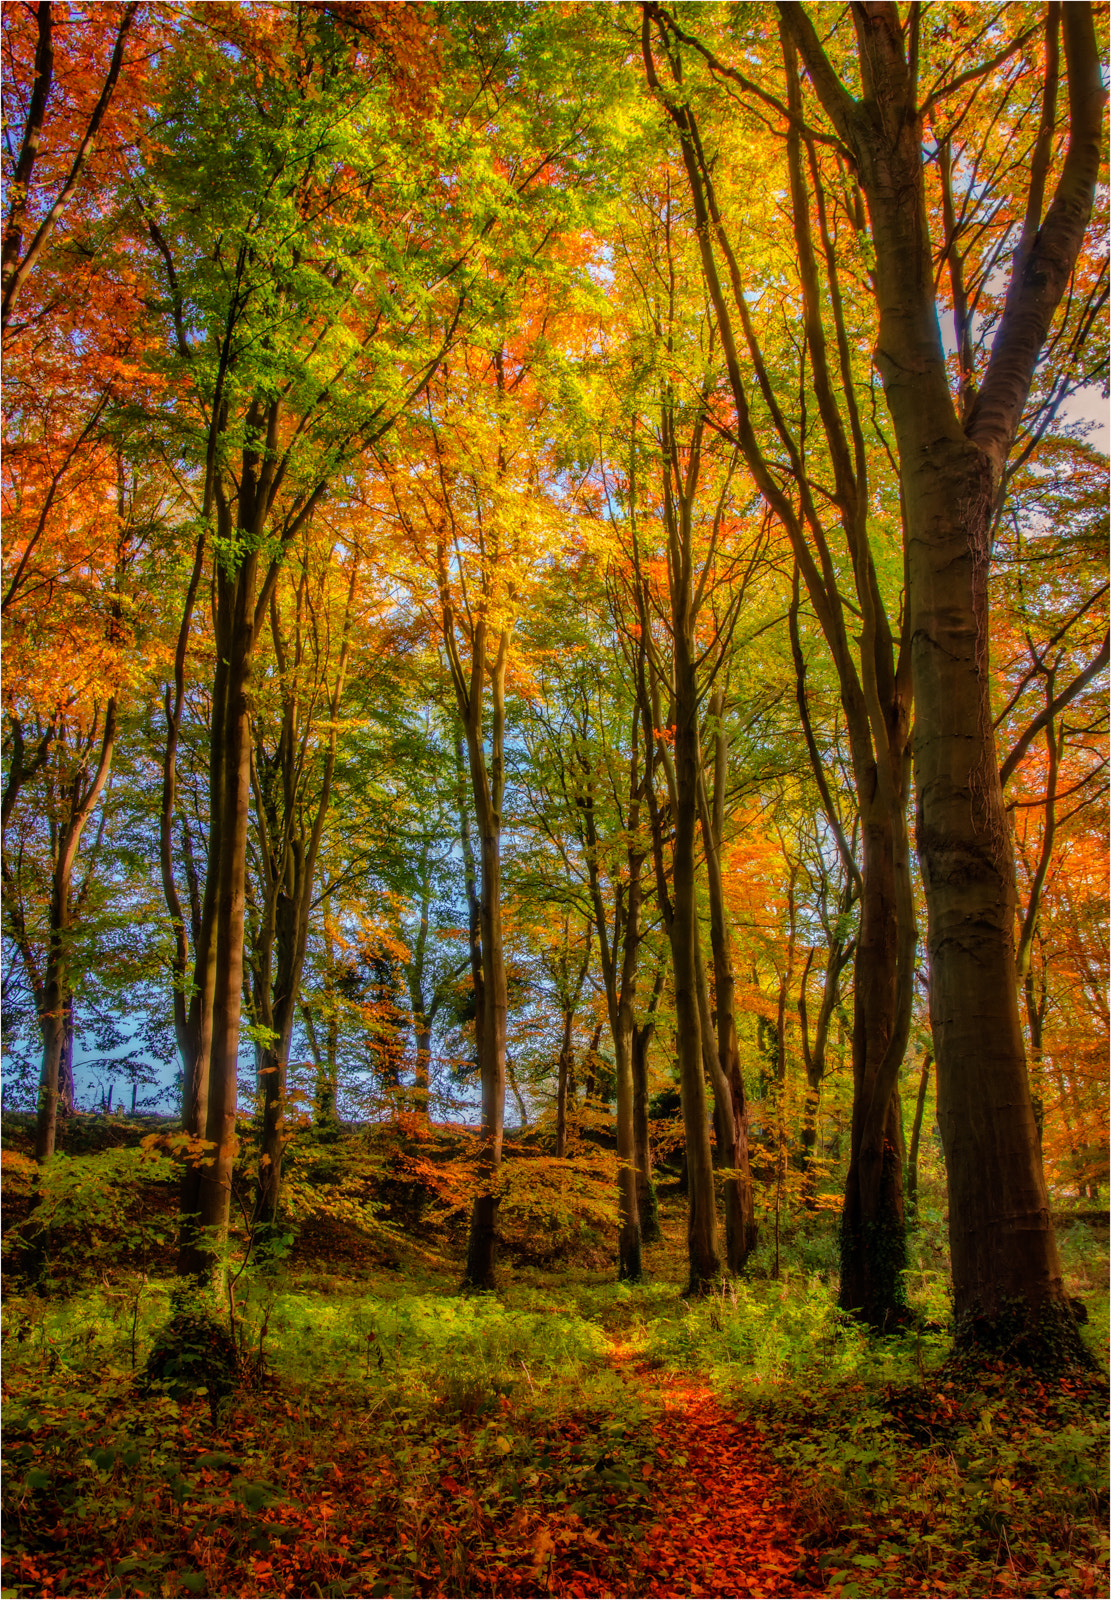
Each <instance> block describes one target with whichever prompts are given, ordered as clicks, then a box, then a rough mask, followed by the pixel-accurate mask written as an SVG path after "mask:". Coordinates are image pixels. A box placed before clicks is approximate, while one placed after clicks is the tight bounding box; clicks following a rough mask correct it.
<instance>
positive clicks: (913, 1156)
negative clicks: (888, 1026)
mask: <svg viewBox="0 0 1111 1600" xmlns="http://www.w3.org/2000/svg"><path fill="white" fill-rule="evenodd" d="M933 1064H934V1056H933V1051H932V1050H927V1051H926V1053H925V1055H924V1056H923V1057H922V1071H921V1074H920V1076H919V1079H918V1099H917V1100H916V1101H915V1106H914V1122H913V1124H912V1126H911V1130H910V1150H909V1152H908V1153H907V1210H908V1212H909V1213H910V1217H911V1219H912V1220H913V1221H917V1217H918V1146H919V1142H920V1140H921V1138H922V1119H923V1116H924V1115H925V1110H926V1090H927V1089H928V1088H929V1086H930V1068H931V1067H932V1066H933Z"/></svg>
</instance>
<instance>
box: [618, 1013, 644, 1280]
mask: <svg viewBox="0 0 1111 1600" xmlns="http://www.w3.org/2000/svg"><path fill="white" fill-rule="evenodd" d="M633 1027H634V1018H633V996H632V993H631V992H630V988H629V986H623V988H622V994H621V999H620V1001H619V1003H618V1013H617V1017H616V1018H615V1020H614V1026H613V1048H614V1058H615V1062H616V1079H617V1084H616V1088H617V1194H618V1215H619V1230H618V1236H617V1275H618V1277H619V1278H622V1279H624V1280H626V1281H628V1282H630V1283H636V1282H638V1281H639V1279H640V1275H641V1261H640V1240H641V1233H640V1211H639V1207H638V1205H637V1153H636V1137H635V1132H634V1125H633V1098H634V1081H633Z"/></svg>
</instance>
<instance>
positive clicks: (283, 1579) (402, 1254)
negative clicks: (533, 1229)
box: [0, 1194, 1108, 1597]
mask: <svg viewBox="0 0 1111 1600" xmlns="http://www.w3.org/2000/svg"><path fill="white" fill-rule="evenodd" d="M89 1203H90V1201H89V1197H88V1195H87V1194H86V1195H85V1199H84V1201H83V1204H84V1206H85V1207H86V1209H87V1206H88V1205H89ZM160 1204H161V1202H160V1201H159V1200H158V1199H157V1197H155V1198H154V1200H153V1201H152V1205H151V1211H152V1214H157V1212H158V1209H159V1205H160ZM16 1210H17V1213H18V1207H17V1208H16ZM661 1221H662V1226H663V1238H662V1240H661V1241H660V1242H659V1243H658V1244H655V1245H652V1246H650V1247H649V1248H648V1250H647V1251H646V1267H647V1272H646V1278H645V1281H644V1282H643V1283H642V1284H638V1285H635V1286H630V1285H621V1284H617V1283H615V1282H613V1281H612V1276H611V1272H610V1271H609V1270H604V1269H602V1268H601V1266H600V1265H598V1264H594V1265H586V1264H584V1261H585V1260H588V1259H589V1252H580V1259H579V1261H578V1262H577V1263H576V1262H574V1261H571V1262H563V1263H556V1264H555V1265H549V1266H546V1267H541V1266H538V1265H533V1266H526V1265H523V1264H521V1263H518V1265H517V1266H516V1267H515V1268H514V1269H513V1270H512V1271H510V1270H508V1269H507V1271H506V1275H505V1283H504V1286H503V1288H502V1290H501V1291H500V1292H499V1294H498V1295H496V1296H495V1295H478V1296H463V1295H460V1294H459V1292H458V1289H457V1281H458V1266H457V1263H456V1261H455V1259H454V1257H453V1256H452V1255H451V1254H450V1252H448V1251H447V1250H446V1248H445V1241H444V1240H443V1239H439V1240H437V1239H436V1238H434V1237H432V1236H431V1235H429V1234H427V1233H426V1234H424V1235H423V1236H422V1235H420V1234H419V1233H418V1232H416V1231H414V1232H413V1233H412V1234H411V1235H410V1236H409V1238H408V1239H407V1240H405V1241H403V1242H402V1243H401V1244H400V1245H398V1244H397V1241H396V1240H395V1246H396V1249H395V1252H394V1255H393V1256H386V1255H385V1254H384V1253H383V1251H382V1250H381V1249H379V1248H377V1247H376V1246H375V1245H374V1243H373V1241H368V1239H367V1237H366V1236H365V1235H364V1234H363V1233H361V1232H360V1231H359V1230H358V1229H357V1228H355V1227H352V1226H348V1225H347V1224H345V1223H343V1222H342V1221H331V1222H328V1221H324V1220H321V1219H319V1218H318V1219H317V1221H316V1222H315V1223H314V1224H313V1226H312V1227H307V1228H305V1229H304V1230H303V1232H302V1235H301V1237H300V1239H299V1240H298V1242H297V1245H296V1247H295V1249H294V1253H293V1256H292V1257H291V1259H290V1260H289V1261H288V1262H286V1263H285V1265H284V1266H283V1267H281V1268H278V1269H274V1268H271V1269H270V1270H268V1271H267V1272H265V1273H259V1274H257V1275H255V1276H253V1277H252V1276H251V1275H250V1274H247V1275H246V1276H244V1278H243V1279H241V1281H240V1283H239V1286H238V1293H237V1302H236V1306H237V1315H238V1317H239V1334H240V1341H241V1344H242V1345H243V1347H244V1348H245V1350H246V1352H247V1355H248V1357H249V1359H248V1362H247V1363H246V1372H247V1381H245V1382H244V1383H242V1384H241V1385H240V1387H238V1388H237V1389H235V1391H234V1392H230V1393H228V1394H227V1395H222V1394H221V1392H220V1385H219V1376H218V1364H206V1363H214V1362H215V1357H214V1356H213V1355H212V1353H211V1352H210V1351H206V1350H205V1349H204V1348H202V1347H201V1345H198V1347H197V1350H196V1351H195V1352H194V1354H195V1356H196V1359H197V1363H198V1364H197V1366H196V1368H195V1370H194V1376H193V1379H192V1381H191V1382H190V1383H189V1384H188V1385H187V1386H186V1388H185V1390H184V1391H182V1390H180V1389H179V1390H177V1391H176V1392H174V1391H172V1390H170V1389H167V1388H166V1387H164V1386H159V1385H158V1384H155V1385H153V1386H151V1385H150V1384H149V1383H146V1384H145V1383H144V1382H143V1381H142V1378H143V1373H144V1370H145V1368H146V1367H147V1365H148V1362H149V1359H150V1354H151V1350H152V1348H153V1346H154V1341H155V1338H156V1336H157V1333H158V1330H159V1329H160V1328H161V1327H163V1326H164V1325H165V1323H166V1321H167V1318H168V1317H169V1316H170V1314H171V1309H172V1299H171V1296H172V1287H173V1286H172V1283H171V1282H170V1280H168V1279H163V1278H160V1277H159V1276H158V1275H157V1274H156V1272H155V1271H154V1270H153V1267H152V1269H151V1270H150V1271H148V1272H147V1273H146V1274H145V1275H144V1274H143V1273H142V1272H139V1271H137V1270H135V1265H134V1263H133V1262H127V1261H124V1262H122V1263H121V1262H119V1261H117V1264H116V1266H114V1267H110V1268H107V1269H105V1270H102V1271H100V1272H99V1273H98V1275H97V1276H95V1277H94V1276H93V1275H92V1274H90V1272H89V1271H88V1270H84V1271H82V1270H81V1267H80V1263H79V1262H78V1261H77V1260H76V1258H75V1259H74V1261H73V1263H72V1265H73V1277H72V1280H71V1281H69V1282H66V1281H64V1280H63V1281H62V1282H61V1283H60V1284H56V1286H55V1288H54V1289H53V1291H52V1292H51V1293H50V1294H49V1295H45V1294H42V1293H39V1294H31V1293H29V1292H27V1291H26V1289H21V1288H20V1287H19V1286H18V1285H16V1286H13V1287H12V1288H11V1289H10V1291H9V1292H8V1293H7V1295H6V1297H5V1304H4V1311H3V1355H4V1363H3V1396H4V1432H3V1457H4V1468H5V1475H4V1491H3V1494H4V1498H3V1509H4V1521H5V1533H6V1541H5V1550H4V1557H3V1578H2V1589H0V1594H2V1595H11V1596H21V1597H29V1596H47V1595H49V1596H54V1595H70V1596H79V1595H80V1596H83V1595H98V1596H101V1595H104V1596H125V1595H148V1596H177V1595H210V1596H225V1595H227V1596H231V1595H237V1596H238V1595H243V1596H254V1595H263V1596H267V1595H269V1596H290V1595H305V1596H325V1595H335V1596H341V1595H373V1596H379V1595H398V1596H416V1595H428V1596H468V1595H470V1596H479V1595H483V1596H485V1595H489V1596H509V1595H537V1596H542V1595H549V1596H587V1595H596V1596H602V1595H612V1596H631V1595H643V1596H648V1595H652V1596H667V1595H676V1596H678V1595H719V1596H726V1595H738V1596H740V1595H745V1596H749V1595H751V1596H787V1595H798V1596H803V1595H816V1594H830V1595H845V1596H853V1595H860V1596H864V1595H867V1596H897V1595H943V1596H954V1597H955V1596H986V1595H1029V1596H1040V1595H1047V1596H1049V1595H1053V1596H1061V1595H1077V1596H1079V1595H1092V1596H1096V1595H1104V1594H1106V1593H1107V1592H1108V1568H1107V1555H1108V1545H1107V1537H1106V1518H1107V1492H1106V1486H1107V1479H1106V1462H1105V1449H1106V1404H1107V1398H1106V1397H1107V1389H1106V1382H1105V1381H1104V1379H1103V1378H1102V1377H1101V1376H1099V1375H1098V1374H1096V1375H1092V1376H1090V1377H1088V1376H1083V1375H1078V1374H1077V1373H1075V1372H1072V1373H1067V1374H1061V1375H1057V1376H1045V1375H1043V1376H1035V1375H1033V1374H1031V1373H1029V1372H1026V1371H1023V1370H1022V1369H1014V1368H1011V1367H1008V1366H1006V1365H1004V1364H1003V1363H1002V1362H994V1363H993V1362H979V1363H976V1364H974V1365H970V1364H968V1363H963V1364H962V1363H959V1362H955V1361H954V1360H953V1359H952V1358H951V1356H950V1355H949V1352H948V1346H947V1342H946V1339H945V1337H944V1335H941V1334H938V1333H930V1332H923V1333H921V1334H918V1335H912V1336H910V1337H909V1338H908V1337H903V1338H899V1339H891V1340H878V1341H877V1340H874V1339H869V1338H867V1337H866V1336H865V1335H864V1334H863V1333H862V1332H861V1330H860V1329H859V1328H857V1327H856V1326H855V1325H854V1324H853V1323H852V1322H851V1321H850V1320H849V1319H846V1318H844V1317H843V1316H842V1315H841V1314H840V1313H839V1312H838V1311H837V1309H836V1304H835V1277H834V1274H833V1271H832V1252H833V1246H832V1244H831V1240H832V1238H833V1234H832V1219H826V1220H825V1221H824V1222H821V1223H820V1226H819V1225H815V1228H816V1231H812V1232H811V1233H810V1234H806V1233H805V1232H804V1231H802V1230H801V1228H800V1229H798V1230H796V1233H795V1235H794V1236H793V1237H792V1238H791V1239H790V1240H789V1241H787V1242H789V1244H790V1250H789V1251H788V1250H786V1249H785V1252H784V1257H783V1263H782V1269H781V1271H780V1274H779V1276H778V1277H777V1276H775V1275H774V1270H773V1267H772V1265H771V1258H770V1256H769V1255H768V1254H767V1252H765V1253H764V1254H762V1255H761V1256H760V1258H759V1260H758V1261H757V1263H756V1265H755V1268H754V1271H753V1272H752V1274H751V1275H750V1276H748V1277H746V1278H745V1279H743V1280H739V1281H737V1282H723V1284H722V1285H721V1288H720V1292H719V1293H718V1294H716V1295H713V1296H709V1297H707V1299H706V1300H704V1301H701V1302H698V1303H688V1302H686V1301H684V1300H682V1299H681V1298H680V1296H679V1293H678V1289H679V1286H680V1284H681V1281H682V1276H683V1265H684V1261H683V1236H684V1202H683V1201H682V1199H681V1197H679V1196H678V1195H675V1194H669V1195H668V1194H665V1196H664V1200H663V1204H662V1206H661ZM932 1226H933V1224H929V1226H927V1225H924V1226H923V1229H922V1232H921V1235H920V1236H916V1238H917V1243H916V1245H915V1252H916V1253H915V1254H914V1261H915V1271H916V1273H917V1279H916V1282H917V1283H918V1286H919V1290H920V1291H921V1292H925V1288H929V1287H930V1286H931V1285H933V1286H934V1289H936V1283H935V1279H934V1277H932V1276H931V1274H932V1273H934V1272H935V1266H934V1265H931V1262H933V1259H934V1258H933V1255H932V1254H931V1252H935V1253H936V1248H937V1245H936V1239H935V1240H934V1242H933V1243H931V1242H930V1239H929V1238H928V1237H927V1234H928V1232H929V1227H932ZM935 1233H936V1229H935ZM1062 1246H1063V1249H1064V1251H1065V1256H1066V1267H1067V1271H1068V1274H1069V1283H1070V1289H1071V1291H1072V1292H1073V1293H1077V1294H1080V1295H1082V1296H1086V1297H1087V1299H1088V1302H1089V1305H1090V1306H1091V1307H1092V1310H1093V1319H1092V1323H1091V1324H1090V1325H1089V1328H1088V1330H1086V1333H1087V1336H1088V1337H1089V1339H1090V1342H1091V1345H1092V1347H1093V1349H1095V1350H1097V1351H1101V1350H1102V1348H1103V1344H1104V1340H1105V1321H1106V1314H1105V1311H1103V1310H1101V1309H1100V1308H1101V1307H1102V1305H1103V1296H1104V1292H1105V1288H1104V1286H1105V1283H1106V1271H1107V1250H1106V1244H1105V1242H1104V1240H1103V1239H1102V1236H1101V1237H1100V1238H1099V1239H1098V1240H1096V1241H1093V1236H1092V1234H1091V1232H1090V1230H1089V1229H1086V1228H1074V1229H1070V1230H1069V1231H1068V1233H1067V1234H1065V1235H1063V1236H1062ZM85 1248H86V1260H85V1268H86V1269H87V1267H88V1261H89V1259H92V1258H91V1257H89V1256H88V1249H89V1246H88V1244H86V1247H85ZM788 1263H789V1264H788ZM924 1286H925V1287H924ZM934 1289H931V1292H934ZM202 1344H203V1341H202Z"/></svg>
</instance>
